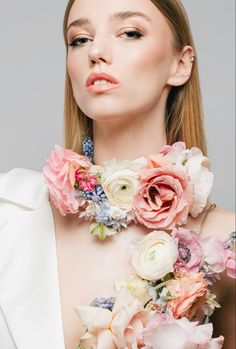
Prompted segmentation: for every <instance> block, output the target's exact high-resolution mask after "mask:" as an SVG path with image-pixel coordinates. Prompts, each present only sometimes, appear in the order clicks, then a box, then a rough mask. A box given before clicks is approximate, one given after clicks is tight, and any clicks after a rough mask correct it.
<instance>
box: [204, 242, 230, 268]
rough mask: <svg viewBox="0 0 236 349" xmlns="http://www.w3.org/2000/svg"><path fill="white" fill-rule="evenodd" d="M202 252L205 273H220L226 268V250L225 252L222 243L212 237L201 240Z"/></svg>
mask: <svg viewBox="0 0 236 349" xmlns="http://www.w3.org/2000/svg"><path fill="white" fill-rule="evenodd" d="M201 245H202V251H203V256H204V261H205V267H206V271H207V272H210V273H212V272H213V273H216V274H218V273H221V272H223V271H224V270H225V268H226V262H227V259H228V252H227V251H228V250H225V248H224V243H223V242H222V241H220V240H219V239H217V238H216V237H214V236H209V237H207V238H205V239H202V240H201Z"/></svg>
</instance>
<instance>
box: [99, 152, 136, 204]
mask: <svg viewBox="0 0 236 349" xmlns="http://www.w3.org/2000/svg"><path fill="white" fill-rule="evenodd" d="M104 165H105V169H104V172H103V173H102V178H101V184H102V187H103V190H104V192H105V193H106V195H107V197H108V199H109V200H110V202H111V203H112V204H114V205H117V206H119V207H120V208H123V209H126V210H130V209H131V208H132V206H133V198H134V194H135V193H136V191H137V189H138V185H139V176H138V172H139V170H140V169H141V167H143V165H142V164H139V163H135V162H132V161H128V160H120V161H117V160H115V159H113V160H111V161H107V162H105V164H104Z"/></svg>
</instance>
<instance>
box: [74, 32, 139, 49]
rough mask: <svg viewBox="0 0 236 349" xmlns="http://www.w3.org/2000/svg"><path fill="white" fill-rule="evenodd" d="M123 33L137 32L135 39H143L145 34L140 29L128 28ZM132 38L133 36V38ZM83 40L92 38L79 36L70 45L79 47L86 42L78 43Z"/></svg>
mask: <svg viewBox="0 0 236 349" xmlns="http://www.w3.org/2000/svg"><path fill="white" fill-rule="evenodd" d="M123 34H135V38H134V39H135V40H138V39H141V37H142V36H143V34H142V33H140V32H139V31H138V30H126V31H125V32H123V33H122V35H123ZM131 39H132V38H131ZM81 40H90V39H89V38H86V37H81V38H77V39H74V40H73V41H72V42H71V43H70V44H69V46H72V47H78V46H83V44H86V43H85V42H84V43H81V44H76V43H77V42H81ZM128 40H130V39H128Z"/></svg>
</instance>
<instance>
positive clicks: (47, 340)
mask: <svg viewBox="0 0 236 349" xmlns="http://www.w3.org/2000/svg"><path fill="white" fill-rule="evenodd" d="M61 314H62V312H61V304H60V291H59V280H58V265H57V253H56V240H55V227H54V219H53V214H52V210H51V206H50V203H49V194H48V190H47V187H46V184H45V182H44V177H43V174H42V173H41V172H37V171H32V170H28V169H22V168H14V169H13V170H11V171H9V172H7V173H5V174H1V175H0V349H16V348H17V349H65V345H64V337H63V323H62V315H61Z"/></svg>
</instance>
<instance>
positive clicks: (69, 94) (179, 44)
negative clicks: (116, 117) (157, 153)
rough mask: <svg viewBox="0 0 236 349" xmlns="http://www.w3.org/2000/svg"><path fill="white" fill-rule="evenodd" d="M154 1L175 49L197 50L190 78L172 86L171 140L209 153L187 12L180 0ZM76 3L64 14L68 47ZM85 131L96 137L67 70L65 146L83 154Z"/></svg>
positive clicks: (168, 109) (169, 108)
mask: <svg viewBox="0 0 236 349" xmlns="http://www.w3.org/2000/svg"><path fill="white" fill-rule="evenodd" d="M151 1H152V2H153V4H154V5H155V6H156V7H157V8H158V9H159V11H160V12H161V13H162V14H163V15H164V16H165V17H166V19H167V21H168V23H169V26H170V28H171V31H172V34H173V43H174V48H175V49H176V50H177V51H178V52H181V51H182V49H183V47H184V46H185V45H190V46H192V48H193V50H194V53H195V61H194V64H193V67H192V73H191V76H190V78H189V80H188V81H187V82H186V83H185V84H184V85H182V86H178V87H172V89H171V91H170V93H169V96H168V98H167V102H166V115H165V120H166V134H167V143H168V144H173V143H175V142H177V141H184V142H185V143H186V146H187V148H191V147H194V146H195V147H198V148H200V149H201V150H202V152H203V153H204V154H205V155H207V148H206V139H205V131H204V116H203V107H202V97H201V90H200V82H199V73H198V64H197V59H196V50H195V45H194V40H193V37H192V33H191V29H190V25H189V21H188V17H187V14H186V11H185V9H184V7H183V5H182V4H181V1H180V0H151ZM73 3H74V0H69V2H68V4H67V7H66V11H65V16H64V40H65V44H66V48H67V50H68V46H67V38H66V30H67V22H68V17H69V12H70V9H71V7H72V5H73ZM84 133H85V134H87V135H90V136H92V120H91V119H90V118H88V117H87V116H86V115H85V114H84V113H83V112H82V111H81V110H80V108H79V107H78V106H77V103H76V101H75V98H74V96H73V90H72V85H71V82H70V78H69V75H68V72H67V71H66V79H65V105H64V146H65V147H66V148H68V149H72V150H73V151H75V152H77V153H81V151H82V136H83V134H84Z"/></svg>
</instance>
